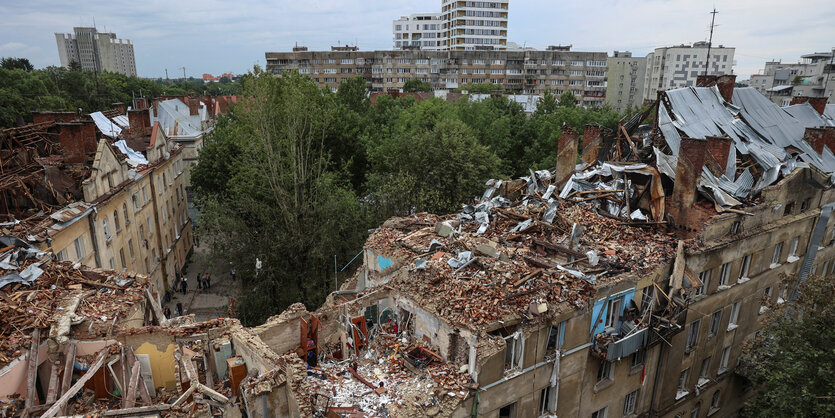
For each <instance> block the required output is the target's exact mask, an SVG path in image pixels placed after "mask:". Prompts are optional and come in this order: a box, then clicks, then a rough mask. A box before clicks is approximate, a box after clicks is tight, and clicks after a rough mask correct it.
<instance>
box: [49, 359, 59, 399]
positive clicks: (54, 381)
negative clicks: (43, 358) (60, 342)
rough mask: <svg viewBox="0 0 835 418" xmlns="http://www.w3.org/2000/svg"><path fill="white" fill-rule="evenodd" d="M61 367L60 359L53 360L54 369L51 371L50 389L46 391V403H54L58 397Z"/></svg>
mask: <svg viewBox="0 0 835 418" xmlns="http://www.w3.org/2000/svg"><path fill="white" fill-rule="evenodd" d="M60 367H61V362H60V361H58V360H55V361H53V362H52V371H50V372H49V389H48V390H47V391H46V403H54V402H55V399H58V369H59V368H60Z"/></svg>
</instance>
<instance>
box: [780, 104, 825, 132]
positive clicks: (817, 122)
mask: <svg viewBox="0 0 835 418" xmlns="http://www.w3.org/2000/svg"><path fill="white" fill-rule="evenodd" d="M783 110H785V111H786V112H787V113H788V114H790V115H792V117H794V118H795V119H797V120H798V121H800V123H802V124H803V126H804V127H806V128H818V127H822V126H835V125H833V123H832V120H831V119H829V118H825V117H823V116H821V114H820V113H818V111H817V110H815V108H814V107H812V105H810V104H809V102H806V103H801V104H796V105H792V106H787V107H784V108H783Z"/></svg>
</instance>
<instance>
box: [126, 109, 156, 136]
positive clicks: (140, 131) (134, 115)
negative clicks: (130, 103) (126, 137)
mask: <svg viewBox="0 0 835 418" xmlns="http://www.w3.org/2000/svg"><path fill="white" fill-rule="evenodd" d="M128 124H130V132H131V136H134V137H140V136H145V135H147V134H148V133H149V132H150V129H151V114H150V112H149V111H148V109H131V110H128Z"/></svg>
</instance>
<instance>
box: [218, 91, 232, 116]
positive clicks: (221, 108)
mask: <svg viewBox="0 0 835 418" xmlns="http://www.w3.org/2000/svg"><path fill="white" fill-rule="evenodd" d="M215 103H216V104H217V113H218V114H220V115H225V114H226V108H227V107H228V106H229V101H228V100H227V97H226V96H217V97H215Z"/></svg>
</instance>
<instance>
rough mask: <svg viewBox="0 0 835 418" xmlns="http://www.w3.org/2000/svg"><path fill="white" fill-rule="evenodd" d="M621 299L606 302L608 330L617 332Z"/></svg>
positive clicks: (606, 327)
mask: <svg viewBox="0 0 835 418" xmlns="http://www.w3.org/2000/svg"><path fill="white" fill-rule="evenodd" d="M620 304H621V299H620V298H614V299H609V301H608V302H606V326H605V329H606V330H610V329H612V330H615V331H617V329H618V325H619V322H620Z"/></svg>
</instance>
